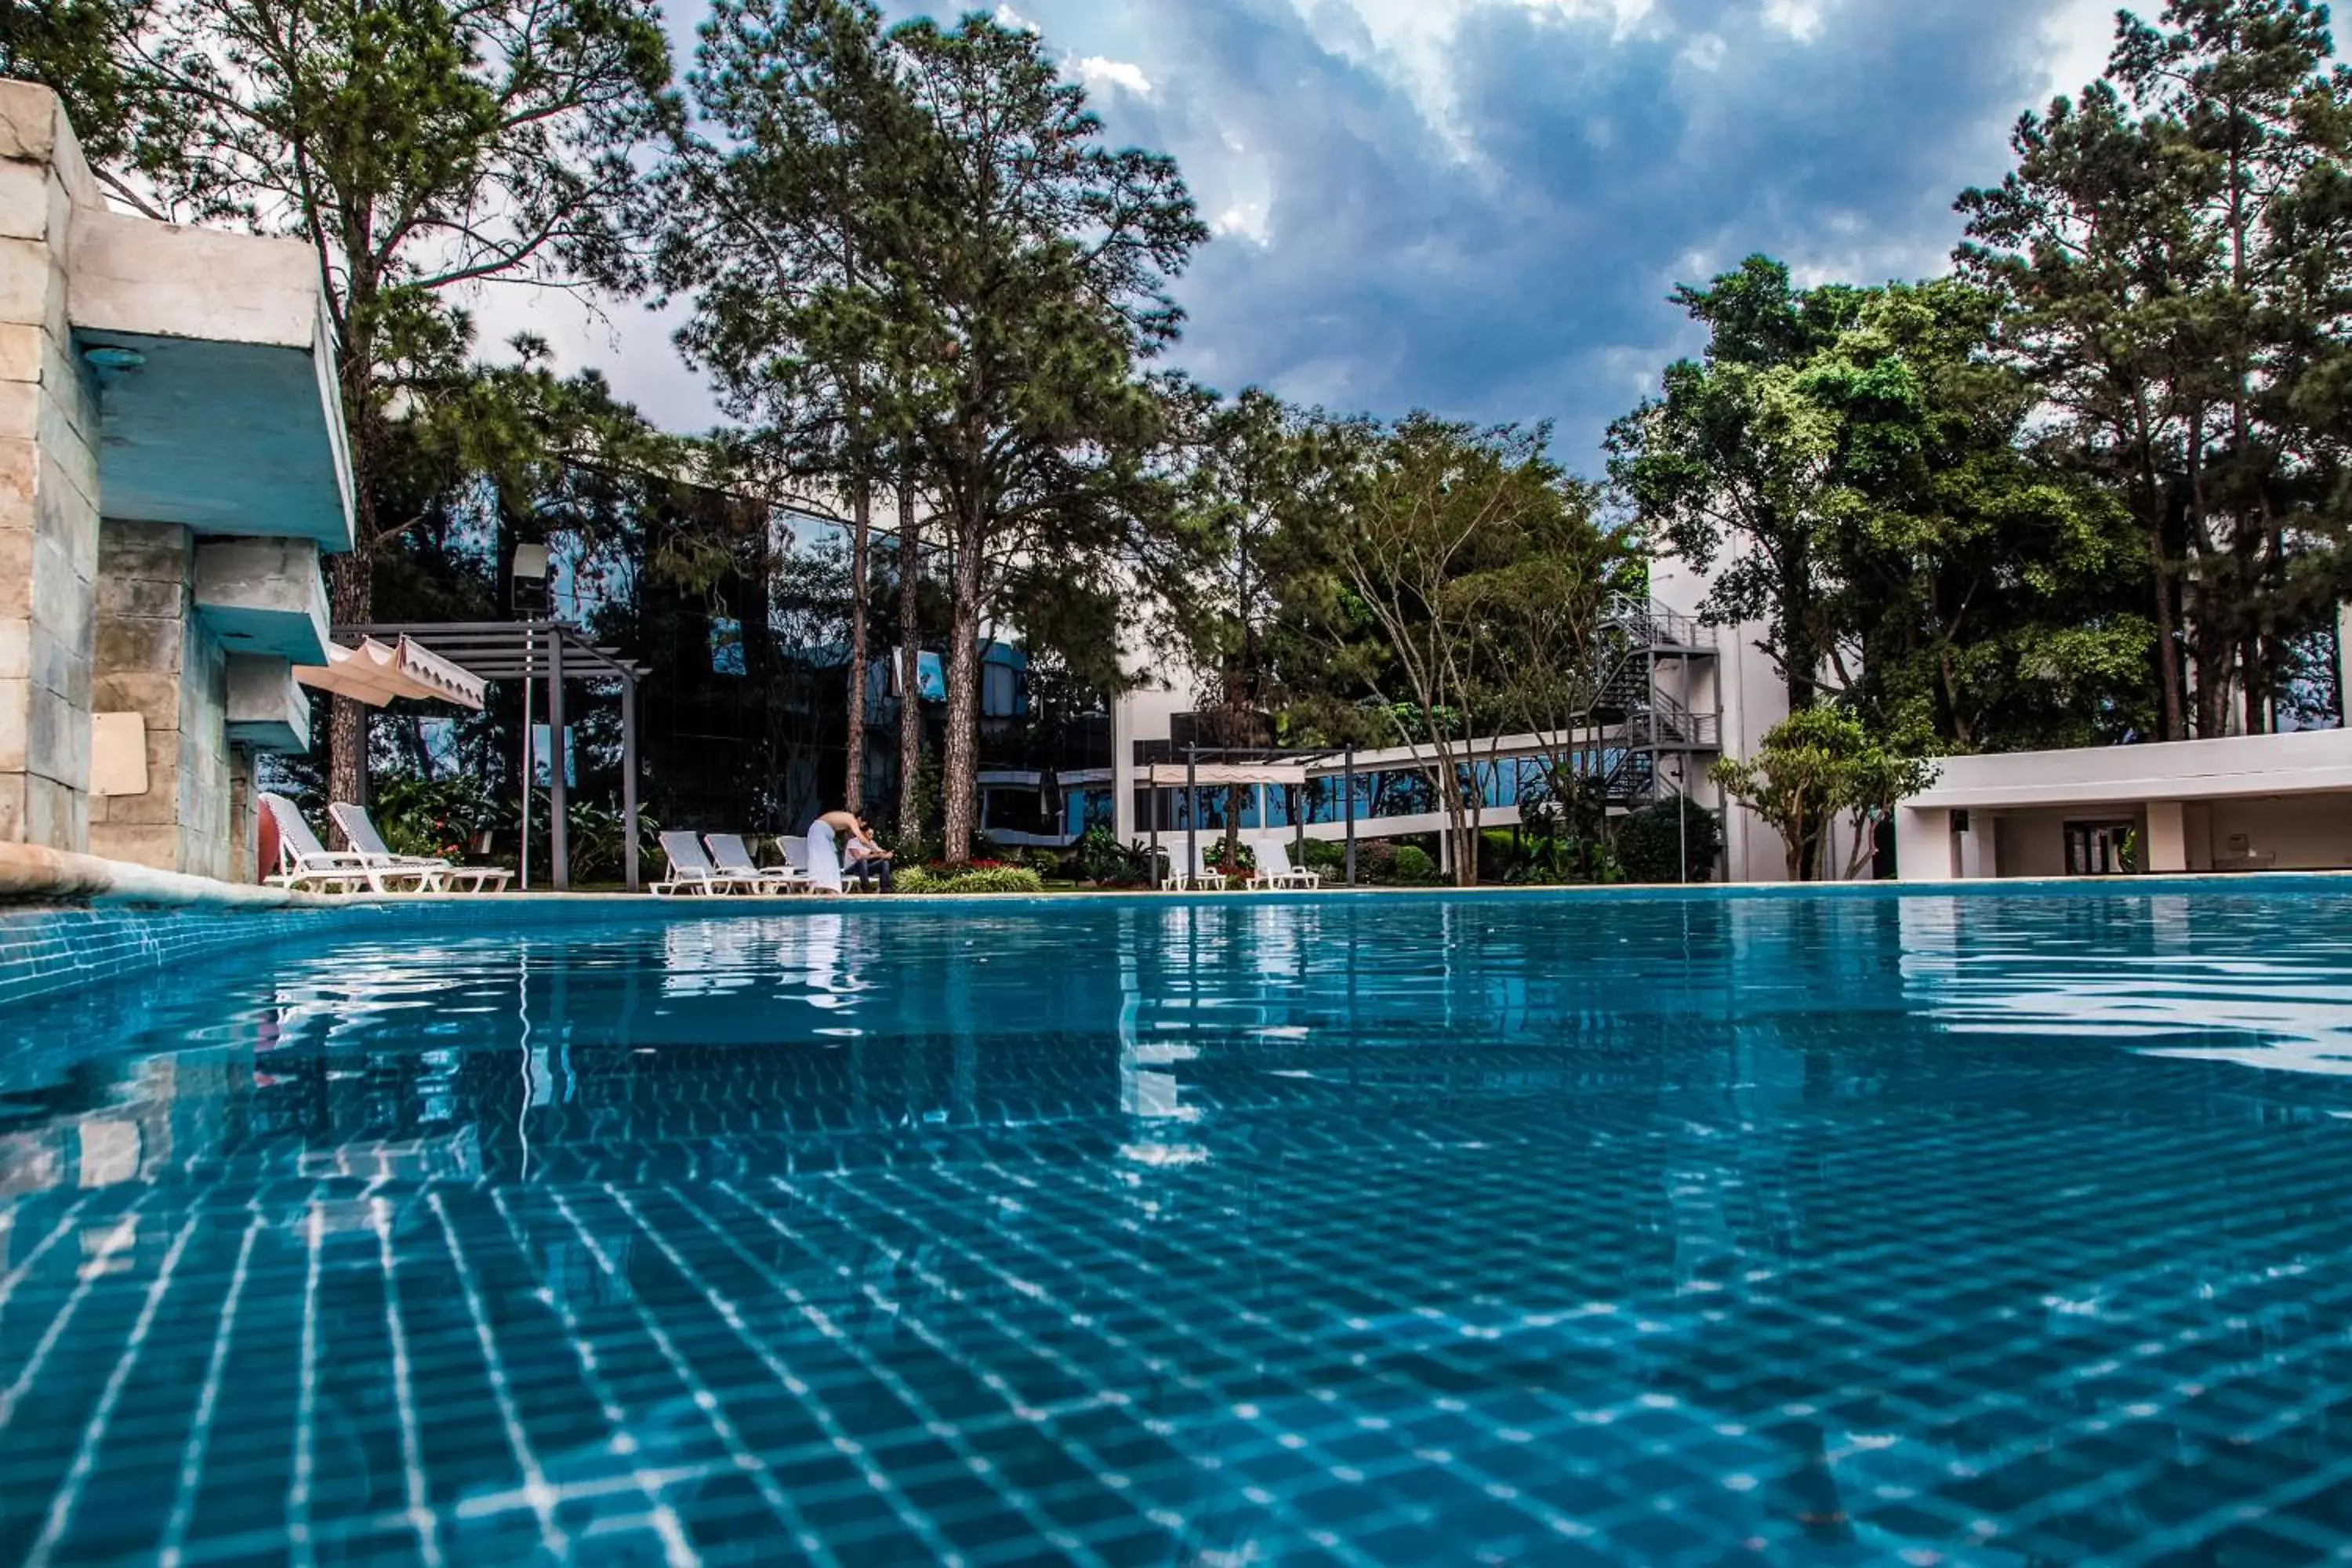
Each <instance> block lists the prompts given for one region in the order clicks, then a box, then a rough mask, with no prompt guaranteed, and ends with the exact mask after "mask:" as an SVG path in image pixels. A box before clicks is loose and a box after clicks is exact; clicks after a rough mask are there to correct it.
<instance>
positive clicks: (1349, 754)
mask: <svg viewBox="0 0 2352 1568" xmlns="http://www.w3.org/2000/svg"><path fill="white" fill-rule="evenodd" d="M1183 753H1184V761H1183V763H1181V765H1180V764H1178V763H1166V762H1155V763H1145V764H1144V768H1143V773H1144V782H1145V783H1146V784H1147V785H1149V787H1150V791H1151V885H1152V887H1154V888H1155V889H1156V888H1158V887H1159V886H1160V790H1162V789H1163V788H1178V789H1181V790H1182V791H1183V792H1184V859H1185V866H1186V868H1187V874H1188V875H1189V874H1190V868H1192V866H1195V865H1197V864H1199V862H1200V853H1201V790H1202V786H1204V785H1205V786H1207V787H1209V788H1212V789H1213V788H1215V787H1217V786H1218V785H1220V784H1280V785H1282V786H1283V787H1284V788H1286V789H1294V790H1297V792H1298V793H1297V795H1295V796H1294V797H1293V798H1292V803H1291V810H1290V832H1291V843H1292V847H1294V848H1297V849H1299V850H1300V851H1301V853H1302V854H1303V853H1304V851H1305V847H1306V844H1307V809H1306V807H1307V783H1308V779H1307V768H1308V766H1309V765H1310V764H1312V763H1328V762H1329V761H1330V760H1331V758H1332V757H1333V756H1334V755H1337V756H1339V757H1341V758H1343V759H1344V761H1343V763H1342V764H1341V773H1340V778H1341V784H1340V793H1341V795H1342V797H1343V810H1344V812H1345V814H1346V824H1347V846H1348V886H1349V887H1351V888H1352V887H1354V886H1355V885H1356V748H1355V747H1354V746H1352V745H1350V746H1346V747H1342V748H1339V749H1337V750H1336V751H1335V750H1334V749H1333V748H1331V747H1328V746H1326V747H1319V748H1312V749H1307V750H1300V749H1297V748H1293V747H1284V746H1195V745H1187V746H1185V747H1184V748H1183Z"/></svg>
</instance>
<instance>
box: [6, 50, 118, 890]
mask: <svg viewBox="0 0 2352 1568" xmlns="http://www.w3.org/2000/svg"><path fill="white" fill-rule="evenodd" d="M96 200H97V192H96V187H95V185H94V184H92V183H91V181H90V177H89V169H88V167H87V166H86V165H85V164H84V163H83V162H82V157H81V153H80V150H79V147H78V146H77V145H76V143H75V142H74V139H73V132H72V130H71V128H70V127H68V125H67V123H66V120H65V115H64V113H63V112H62V111H61V110H59V109H58V103H57V100H56V99H55V98H54V97H53V96H52V95H50V94H49V93H48V92H47V91H46V90H44V89H38V88H32V87H27V86H24V85H22V84H19V83H14V82H0V842H14V843H28V844H38V845H43V846H46V847H50V848H56V849H79V847H81V846H82V843H83V842H84V840H85V838H86V837H87V834H88V827H89V793H88V792H89V723H88V719H87V715H88V713H89V679H90V635H91V627H90V584H91V580H92V578H93V576H94V574H95V573H96V571H97V566H98V455H97V431H98V427H99V425H98V405H97V387H96V383H95V380H94V378H93V375H92V373H91V372H90V371H89V368H88V367H87V366H85V365H84V364H83V363H82V362H81V360H80V359H79V357H78V356H77V355H76V353H74V346H73V337H72V332H71V329H70V327H69V326H68V318H67V258H68V255H69V254H70V248H71V229H72V223H73V215H74V210H75V205H76V204H77V203H81V204H84V205H89V204H93V203H95V202H96Z"/></svg>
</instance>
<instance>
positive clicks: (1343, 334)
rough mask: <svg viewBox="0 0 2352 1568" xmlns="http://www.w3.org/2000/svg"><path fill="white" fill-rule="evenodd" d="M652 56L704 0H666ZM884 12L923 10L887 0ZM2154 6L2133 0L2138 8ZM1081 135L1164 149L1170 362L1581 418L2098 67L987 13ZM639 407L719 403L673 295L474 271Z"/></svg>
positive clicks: (1467, 406) (1527, 417)
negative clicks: (1082, 95)
mask: <svg viewBox="0 0 2352 1568" xmlns="http://www.w3.org/2000/svg"><path fill="white" fill-rule="evenodd" d="M672 3H673V7H674V8H673V12H672V15H671V16H670V18H669V20H670V25H671V27H672V30H673V34H674V37H675V38H676V41H677V47H678V48H679V52H680V59H681V68H683V65H684V62H685V60H686V58H687V56H688V53H689V51H690V49H691V46H692V34H693V28H694V26H695V24H696V23H697V22H698V20H699V19H700V7H699V6H698V5H695V4H693V3H692V0H672ZM885 5H886V8H887V10H888V11H889V12H890V14H891V16H893V18H894V19H896V18H899V17H903V16H911V15H915V14H917V13H918V12H919V11H923V10H932V11H934V12H938V11H940V10H941V9H943V8H939V7H931V6H925V5H912V4H907V3H905V0H885ZM2144 9H2145V10H2147V11H2150V12H2152V11H2153V10H2154V9H2155V0H2149V4H2148V5H2147V6H2145V7H2144ZM998 15H999V16H1000V18H1001V19H1003V20H1006V21H1008V22H1016V23H1019V24H1021V25H1025V26H1033V27H1034V28H1035V29H1037V30H1038V31H1039V32H1040V33H1042V34H1043V36H1044V37H1045V40H1046V42H1047V44H1048V46H1049V47H1051V48H1052V49H1053V51H1054V52H1055V54H1056V55H1057V56H1058V57H1059V58H1062V59H1063V61H1064V62H1065V68H1066V70H1067V71H1068V72H1069V73H1070V74H1071V75H1073V76H1075V77H1076V78H1077V79H1080V80H1082V81H1084V82H1085V83H1086V84H1087V87H1088V89H1089V92H1090V96H1091V100H1092V102H1093V105H1094V107H1095V108H1096V109H1097V111H1098V112H1099V113H1100V114H1101V116H1102V119H1103V121H1104V123H1105V126H1106V132H1107V136H1108V139H1109V140H1110V141H1112V142H1116V143H1118V144H1121V145H1140V146H1146V147H1152V148H1157V149H1160V150H1162V151H1165V152H1168V153H1173V154H1174V155H1175V156H1176V158H1177V160H1178V162H1179V163H1180V164H1181V167H1182V169H1183V172H1184V175H1185V178H1186V180H1187V182H1188V184H1190V185H1191V188H1192V193H1193V195H1194V197H1195V199H1196V200H1197V202H1198V203H1199V205H1200V209H1201V212H1202V216H1204V217H1205V218H1206V219H1207V220H1208V221H1209V222H1210V223H1211V225H1212V226H1213V228H1214V230H1215V238H1214V239H1213V241H1212V242H1211V244H1210V245H1208V246H1207V247H1204V249H1203V250H1202V252H1201V253H1200V254H1199V255H1198V256H1196V258H1194V260H1193V263H1192V267H1191V268H1190V270H1189V271H1188V272H1187V273H1186V274H1185V276H1184V278H1183V279H1181V283H1180V285H1179V287H1178V290H1177V293H1178V298H1179V300H1180V301H1181V303H1182V304H1183V305H1184V307H1185V308H1186V310H1187V311H1188V313H1189V316H1190V320H1189V321H1188V323H1187V326H1186V329H1185V333H1184V337H1183V340H1182V342H1181V343H1180V344H1178V345H1177V346H1176V348H1175V349H1174V350H1172V351H1171V354H1170V356H1169V357H1170V359H1171V362H1172V363H1175V364H1177V365H1179V366H1181V367H1182V368H1183V369H1185V370H1187V371H1189V372H1191V373H1192V374H1193V375H1194V376H1195V377H1197V378H1199V379H1200V380H1202V381H1203V382H1205V383H1207V384H1210V385H1213V386H1216V387H1219V388H1222V389H1223V390H1225V391H1228V392H1234V391H1239V390H1240V389H1241V388H1242V387H1244V386H1246V385H1252V384H1257V385H1263V386H1265V387H1268V388H1271V389H1272V390H1274V391H1275V392H1277V393H1279V394H1281V395H1283V396H1285V397H1287V398H1289V399H1291V400H1293V401H1295V402H1301V403H1308V404H1315V405H1322V406H1325V407H1327V408H1329V409H1332V410H1334V411H1335V412H1343V413H1370V414H1373V415H1377V416H1383V417H1394V416H1399V415H1402V414H1405V413H1408V412H1410V411H1412V410H1413V409H1416V408H1425V409H1429V410H1431V411H1433V412H1435V413H1438V414H1440V415H1444V416H1448V417H1453V418H1462V419H1473V420H1478V421H1482V422H1485V421H1504V420H1523V421H1536V420H1551V421H1555V422H1556V425H1557V432H1558V434H1557V437H1556V443H1555V444H1556V449H1557V450H1558V452H1559V456H1560V457H1561V458H1563V459H1564V460H1566V461H1567V462H1568V463H1569V464H1570V466H1572V467H1575V468H1580V469H1582V470H1584V471H1586V472H1595V471H1597V469H1598V468H1599V465H1600V462H1601V435H1602V432H1603V431H1604V430H1605V429H1606V427H1607V426H1608V423H1609V421H1610V420H1611V419H1612V418H1614V417H1615V416H1618V415H1620V414H1622V413H1623V412H1625V411H1626V410H1627V409H1630V408H1632V407H1633V405H1636V404H1637V403H1638V402H1639V401H1640V400H1641V399H1642V397H1643V395H1645V394H1646V393H1648V392H1650V391H1651V390H1652V389H1654V386H1655V384H1656V382H1657V377H1658V374H1659V372H1660V371H1661V370H1662V369H1663V368H1664V366H1665V364H1666V363H1668V362H1669V361H1671V360H1673V359H1674V358H1675V357H1676V356H1677V355H1679V354H1682V353H1689V352H1692V351H1693V350H1695V349H1696V347H1697V346H1698V342H1697V340H1696V337H1695V336H1694V334H1693V333H1692V331H1691V330H1690V327H1689V323H1687V322H1686V321H1684V320H1683V318H1682V316H1681V313H1680V312H1678V311H1677V310H1675V308H1674V307H1673V306H1672V305H1671V304H1670V303H1668V300H1667V296H1668V295H1669V294H1670V293H1671V291H1672V290H1673V289H1674V288H1675V285H1676V284H1678V283H1682V282H1686V281H1687V282H1704V281H1705V280H1706V279H1708V278H1710V277H1712V276H1714V275H1715V274H1716V273H1717V272H1720V271H1724V270H1727V269H1728V268H1732V267H1735V266H1737V265H1738V262H1739V261H1740V259H1741V258H1744V257H1747V256H1748V255H1751V254H1755V253H1757V252H1762V253H1765V254H1768V255H1771V256H1775V257H1778V258H1781V259H1782V260H1784V261H1787V262H1788V263H1789V264H1790V266H1791V267H1792V268H1794V269H1795V270H1796V273H1797V275H1798V277H1799V279H1800V280H1801V281H1807V282H1811V281H1826V280H1830V279H1841V280H1846V281H1854V282H1879V281H1885V280H1886V279H1893V278H1904V279H1909V278H1919V277H1926V276H1929V275H1932V274H1934V273H1936V272H1938V271H1941V270H1942V269H1943V268H1944V267H1945V265H1946V263H1947V260H1948V257H1949V255H1950V252H1951V249H1952V247H1953V245H1954V244H1955V243H1956V242H1957V241H1958V238H1959V220H1958V217H1957V216H1955V214H1954V213H1953V212H1952V200H1953V198H1954V196H1956V195H1958V193H1959V192H1960V191H1961V190H1963V189H1964V188H1966V187H1968V186H1969V185H1973V184H1992V183H1994V182H1996V181H1997V180H1999V178H2000V176H2001V174H2003V173H2004V172H2005V171H2006V170H2007V168H2008V167H2009V161H2008V158H2009V154H2008V149H2007V138H2008V135H2009V132H2010V129H2011V126H2012V125H2013V123H2014V122H2015V121H2016V118H2017V116H2018V114H2019V113H2020V111H2021V110H2024V109H2026V108H2028V107H2040V106H2041V105H2042V104H2044V103H2046V102H2047V101H2048V100H2049V99H2050V97H2051V96H2052V95H2053V93H2056V92H2061V91H2063V92H2074V91H2076V90H2078V89H2080V88H2081V86H2082V85H2083V84H2084V82H2086V81H2088V80H2089V79H2092V78H2094V77H2095V76H2096V75H2097V74H2098V72H2099V69H2100V68H2101V66H2102V64H2103V63H2104V61H2105V57H2106V51H2107V45H2108V42H2109V40H2110V39H2111V37H2112V35H2113V31H2114V17H2115V5H2114V0H1011V4H1010V5H1008V6H1005V7H1003V8H1000V9H999V11H998ZM474 303H475V309H476V310H477V312H478V317H479V319H480V322H481V326H482V329H483V335H484V338H485V340H486V342H487V341H488V340H494V339H501V338H503V337H505V336H506V335H508V334H510V333H511V332H513V331H519V330H529V331H536V332H539V333H541V335H543V336H545V337H547V338H548V339H549V340H550V341H551V342H552V343H553V344H554V345H555V347H556V350H557V353H558V355H559V358H560V360H561V361H562V363H564V364H565V365H566V366H567V367H571V368H577V367H579V366H582V365H587V364H593V365H596V366H598V367H600V368H602V369H603V370H604V372H605V374H607V375H608V376H609V377H610V378H611V380H612V381H613V383H614V386H615V388H616V390H617V391H618V392H619V393H620V395H623V396H624V397H626V398H628V399H630V400H632V401H633V402H635V404H636V405H638V407H639V408H640V409H641V410H642V411H643V412H644V413H645V414H646V416H649V417H650V418H652V419H653V420H654V421H655V422H656V424H659V425H661V426H665V427H667V428H670V429H674V430H681V431H693V430H701V429H706V428H709V426H712V425H713V424H715V423H716V422H717V420H718V412H717V409H716V406H715V405H714V403H713V401H712V399H711V397H710V395H709V392H708V390H707V388H706V387H705V386H704V384H703V383H702V380H701V378H700V377H699V376H698V374H696V373H695V372H693V371H691V370H689V369H688V367H687V366H685V365H684V364H683V363H680V362H679V360H678V358H677V353H676V351H675V350H674V348H673V347H672V345H671V342H670V333H671V331H673V330H674V329H675V327H676V325H677V320H678V312H677V310H675V309H673V310H670V311H669V312H667V314H665V313H663V312H660V311H656V310H648V309H647V308H646V307H645V306H643V305H642V304H631V303H614V304H608V305H606V306H604V308H603V309H602V310H601V311H596V312H591V311H588V310H583V308H582V307H581V306H580V305H578V304H577V303H576V302H574V301H573V300H571V299H569V298H568V297H565V296H561V295H549V294H544V293H539V292H535V291H532V290H529V289H518V288H514V287H511V286H493V287H491V288H489V289H485V290H484V291H483V292H482V295H481V297H480V298H479V299H478V300H476V301H475V302H474Z"/></svg>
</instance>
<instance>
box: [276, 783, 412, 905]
mask: <svg viewBox="0 0 2352 1568" xmlns="http://www.w3.org/2000/svg"><path fill="white" fill-rule="evenodd" d="M260 800H261V809H262V810H264V811H266V812H268V814H269V816H270V820H271V821H273V822H275V823H277V824H278V874H277V875H276V876H274V877H265V878H263V879H262V880H263V881H264V882H265V883H267V884H268V886H270V887H273V888H285V889H289V890H291V891H294V892H319V893H351V892H357V891H358V890H359V889H362V888H365V889H369V890H370V891H372V892H378V893H381V892H384V891H387V890H388V889H387V888H386V883H387V882H388V881H411V882H415V883H416V885H417V886H418V887H422V886H423V885H424V878H423V875H422V873H416V872H410V873H405V874H404V873H400V872H391V873H387V872H386V871H384V870H383V868H372V867H370V866H369V865H368V863H367V857H366V856H364V855H362V854H359V853H357V852H355V851H352V850H343V849H330V848H328V847H326V846H325V845H323V844H321V843H320V842H319V836H318V835H317V834H315V833H313V832H311V831H310V824H309V823H307V822H305V821H303V820H302V814H301V812H300V811H299V810H298V809H296V807H295V805H294V803H293V802H292V801H290V800H288V799H287V798H286V797H285V796H284V795H262V796H261V797H260Z"/></svg>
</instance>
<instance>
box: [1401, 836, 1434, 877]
mask: <svg viewBox="0 0 2352 1568" xmlns="http://www.w3.org/2000/svg"><path fill="white" fill-rule="evenodd" d="M1395 876H1396V879H1397V880H1398V881H1400V882H1402V883H1405V884H1407V885H1408V886H1413V887H1421V886H1426V885H1427V884H1429V883H1432V882H1434V881H1436V880H1437V862H1436V861H1435V860H1433V859H1432V858H1430V853H1429V851H1428V850H1426V849H1423V848H1422V847H1419V846H1418V845H1412V844H1401V845H1399V846H1398V847H1397V851H1396V858H1395Z"/></svg>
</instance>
